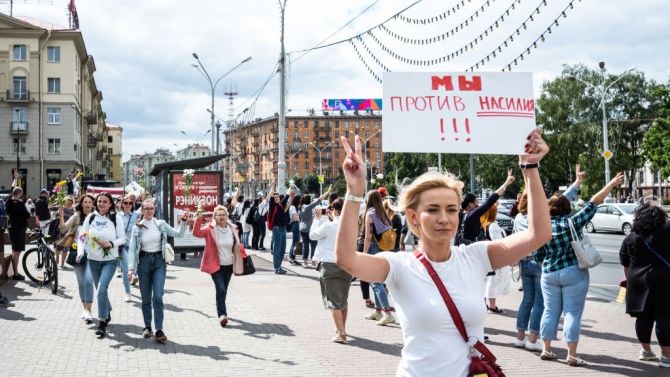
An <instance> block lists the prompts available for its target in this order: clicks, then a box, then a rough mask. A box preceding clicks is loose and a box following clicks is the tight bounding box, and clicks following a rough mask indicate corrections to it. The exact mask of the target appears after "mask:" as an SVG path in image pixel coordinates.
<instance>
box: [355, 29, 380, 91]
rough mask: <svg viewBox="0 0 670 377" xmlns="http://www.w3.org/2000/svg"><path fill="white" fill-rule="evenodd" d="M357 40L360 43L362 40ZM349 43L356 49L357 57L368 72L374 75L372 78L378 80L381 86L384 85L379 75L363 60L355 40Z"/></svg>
mask: <svg viewBox="0 0 670 377" xmlns="http://www.w3.org/2000/svg"><path fill="white" fill-rule="evenodd" d="M357 39H358V40H359V41H361V40H362V39H361V38H360V37H358V38H357ZM349 42H350V43H351V47H353V48H354V51H356V55H358V59H360V60H361V62H362V63H363V65H364V66H365V68H367V70H368V72H370V74H371V75H372V77H374V78H375V80H377V82H378V83H380V84H381V83H382V79H381V78H379V76H377V74H376V73H375V71H374V70H373V69H372V68H371V67H370V66H369V65H368V62H366V61H365V59H364V58H363V55H361V53H360V51H358V48H356V44H355V43H354V38H352V39H350V40H349Z"/></svg>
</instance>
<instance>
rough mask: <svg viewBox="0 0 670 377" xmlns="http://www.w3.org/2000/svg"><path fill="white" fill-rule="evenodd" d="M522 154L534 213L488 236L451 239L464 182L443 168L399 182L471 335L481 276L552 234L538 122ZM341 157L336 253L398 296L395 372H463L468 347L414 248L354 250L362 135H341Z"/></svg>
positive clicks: (478, 321)
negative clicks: (497, 236) (520, 224)
mask: <svg viewBox="0 0 670 377" xmlns="http://www.w3.org/2000/svg"><path fill="white" fill-rule="evenodd" d="M523 142H525V143H527V144H526V147H525V152H526V153H529V154H528V155H521V156H519V163H520V164H519V165H520V167H521V168H522V170H521V171H522V172H523V176H524V180H525V187H526V188H527V190H528V194H529V195H528V197H529V213H531V216H529V218H530V219H531V221H530V224H529V229H528V231H524V232H520V233H516V234H513V235H511V236H509V237H507V238H505V239H502V240H498V241H492V242H478V243H474V244H471V245H468V246H465V245H461V246H450V242H451V241H452V239H453V238H454V236H455V235H456V230H457V229H458V212H459V206H460V204H461V203H460V200H461V190H462V188H463V183H462V182H460V181H457V180H455V179H454V178H453V177H451V176H448V175H444V174H440V173H426V174H424V175H422V176H420V177H418V178H417V179H416V180H414V181H413V182H412V183H411V184H410V185H409V186H408V187H404V188H403V189H402V192H401V194H400V202H399V208H398V209H399V210H400V211H404V212H405V213H406V216H407V220H408V225H409V227H410V228H411V230H412V232H414V233H415V234H417V235H418V236H419V237H420V239H421V241H420V242H419V245H418V250H419V251H420V252H421V253H422V254H423V255H424V256H425V257H426V259H427V260H428V261H429V262H430V264H431V265H432V267H433V268H434V269H435V270H436V272H437V274H438V276H439V278H440V279H441V280H442V282H443V283H444V285H445V286H446V289H447V291H448V292H449V294H450V295H451V298H452V299H453V301H454V303H455V305H456V307H457V308H458V311H459V312H460V315H461V317H462V318H463V322H464V324H465V327H466V332H467V334H468V336H470V337H471V338H472V337H474V338H477V339H479V340H483V339H484V319H485V318H486V306H485V305H484V302H483V300H482V292H483V290H484V277H485V276H486V274H487V273H488V272H489V271H491V270H494V269H497V268H500V267H502V266H506V265H509V264H510V263H513V262H515V261H518V260H519V259H520V258H521V257H523V256H525V255H527V254H529V253H531V252H532V251H534V250H536V249H537V248H538V247H540V246H542V245H543V244H544V243H546V242H547V241H548V240H550V239H551V223H550V219H549V209H548V207H547V202H546V197H545V195H544V190H543V188H542V182H541V180H540V175H539V173H538V169H537V167H538V166H539V164H536V163H538V162H539V161H540V160H541V159H542V157H544V155H545V154H546V153H547V152H548V151H549V148H548V147H547V145H546V143H545V142H544V140H542V137H541V131H540V130H539V129H537V130H535V131H533V132H532V133H531V134H530V135H529V136H528V139H527V140H524V141H523ZM342 146H343V147H344V150H345V153H346V155H347V156H346V159H345V161H344V163H343V164H342V168H343V171H344V175H345V178H346V180H347V195H346V196H345V204H344V208H343V210H342V216H341V220H340V228H339V229H338V234H337V246H336V250H335V260H336V262H337V264H338V266H340V267H341V268H342V269H344V270H345V271H347V272H348V273H350V274H351V275H353V276H356V277H358V278H359V279H361V280H365V281H369V282H384V283H386V285H387V286H388V288H389V290H390V292H391V294H392V295H393V299H394V302H395V308H396V314H397V316H398V319H399V321H400V325H401V327H402V328H403V338H404V344H405V346H404V348H403V351H402V359H401V361H400V364H399V366H398V370H397V375H398V376H437V375H443V374H444V373H445V371H450V372H449V375H451V376H466V375H467V374H468V372H469V368H470V363H471V359H470V346H469V345H468V344H467V343H465V341H464V340H463V338H462V337H461V335H460V334H459V332H458V330H457V329H456V328H455V326H454V322H453V321H452V319H451V316H450V315H449V312H448V310H447V307H446V305H445V303H444V300H443V299H442V296H441V295H440V293H439V291H438V289H437V287H436V286H435V283H434V282H433V280H432V279H431V277H430V276H429V275H428V272H427V270H426V268H425V267H424V266H423V264H422V263H421V262H420V261H419V260H418V258H416V257H415V256H414V255H413V254H412V253H379V254H377V255H368V254H364V253H357V252H356V251H355V250H356V234H357V230H358V229H357V226H356V224H357V222H356V217H357V215H358V212H359V209H360V205H361V203H362V202H363V197H362V196H363V192H364V189H365V163H364V160H363V156H362V153H361V139H360V137H358V136H356V139H355V151H352V149H351V147H350V146H349V142H348V141H347V139H345V138H342ZM445 350H449V352H445Z"/></svg>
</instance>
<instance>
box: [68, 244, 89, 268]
mask: <svg viewBox="0 0 670 377" xmlns="http://www.w3.org/2000/svg"><path fill="white" fill-rule="evenodd" d="M65 263H67V264H69V265H70V266H72V267H74V266H76V265H82V264H86V253H84V255H83V256H82V257H81V260H80V261H79V263H77V250H74V249H72V248H70V252H69V253H68V254H67V258H65Z"/></svg>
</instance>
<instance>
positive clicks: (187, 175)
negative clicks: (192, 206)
mask: <svg viewBox="0 0 670 377" xmlns="http://www.w3.org/2000/svg"><path fill="white" fill-rule="evenodd" d="M194 173H195V171H194V170H193V169H185V170H184V173H183V174H182V177H184V184H186V188H185V189H184V196H185V197H186V203H188V198H189V197H190V196H191V185H193V174H194Z"/></svg>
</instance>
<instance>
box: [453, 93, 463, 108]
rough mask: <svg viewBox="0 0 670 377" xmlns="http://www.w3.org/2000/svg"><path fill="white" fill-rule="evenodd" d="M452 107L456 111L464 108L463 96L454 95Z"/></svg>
mask: <svg viewBox="0 0 670 377" xmlns="http://www.w3.org/2000/svg"><path fill="white" fill-rule="evenodd" d="M454 109H455V110H456V111H463V110H465V103H463V98H461V97H459V96H454Z"/></svg>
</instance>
